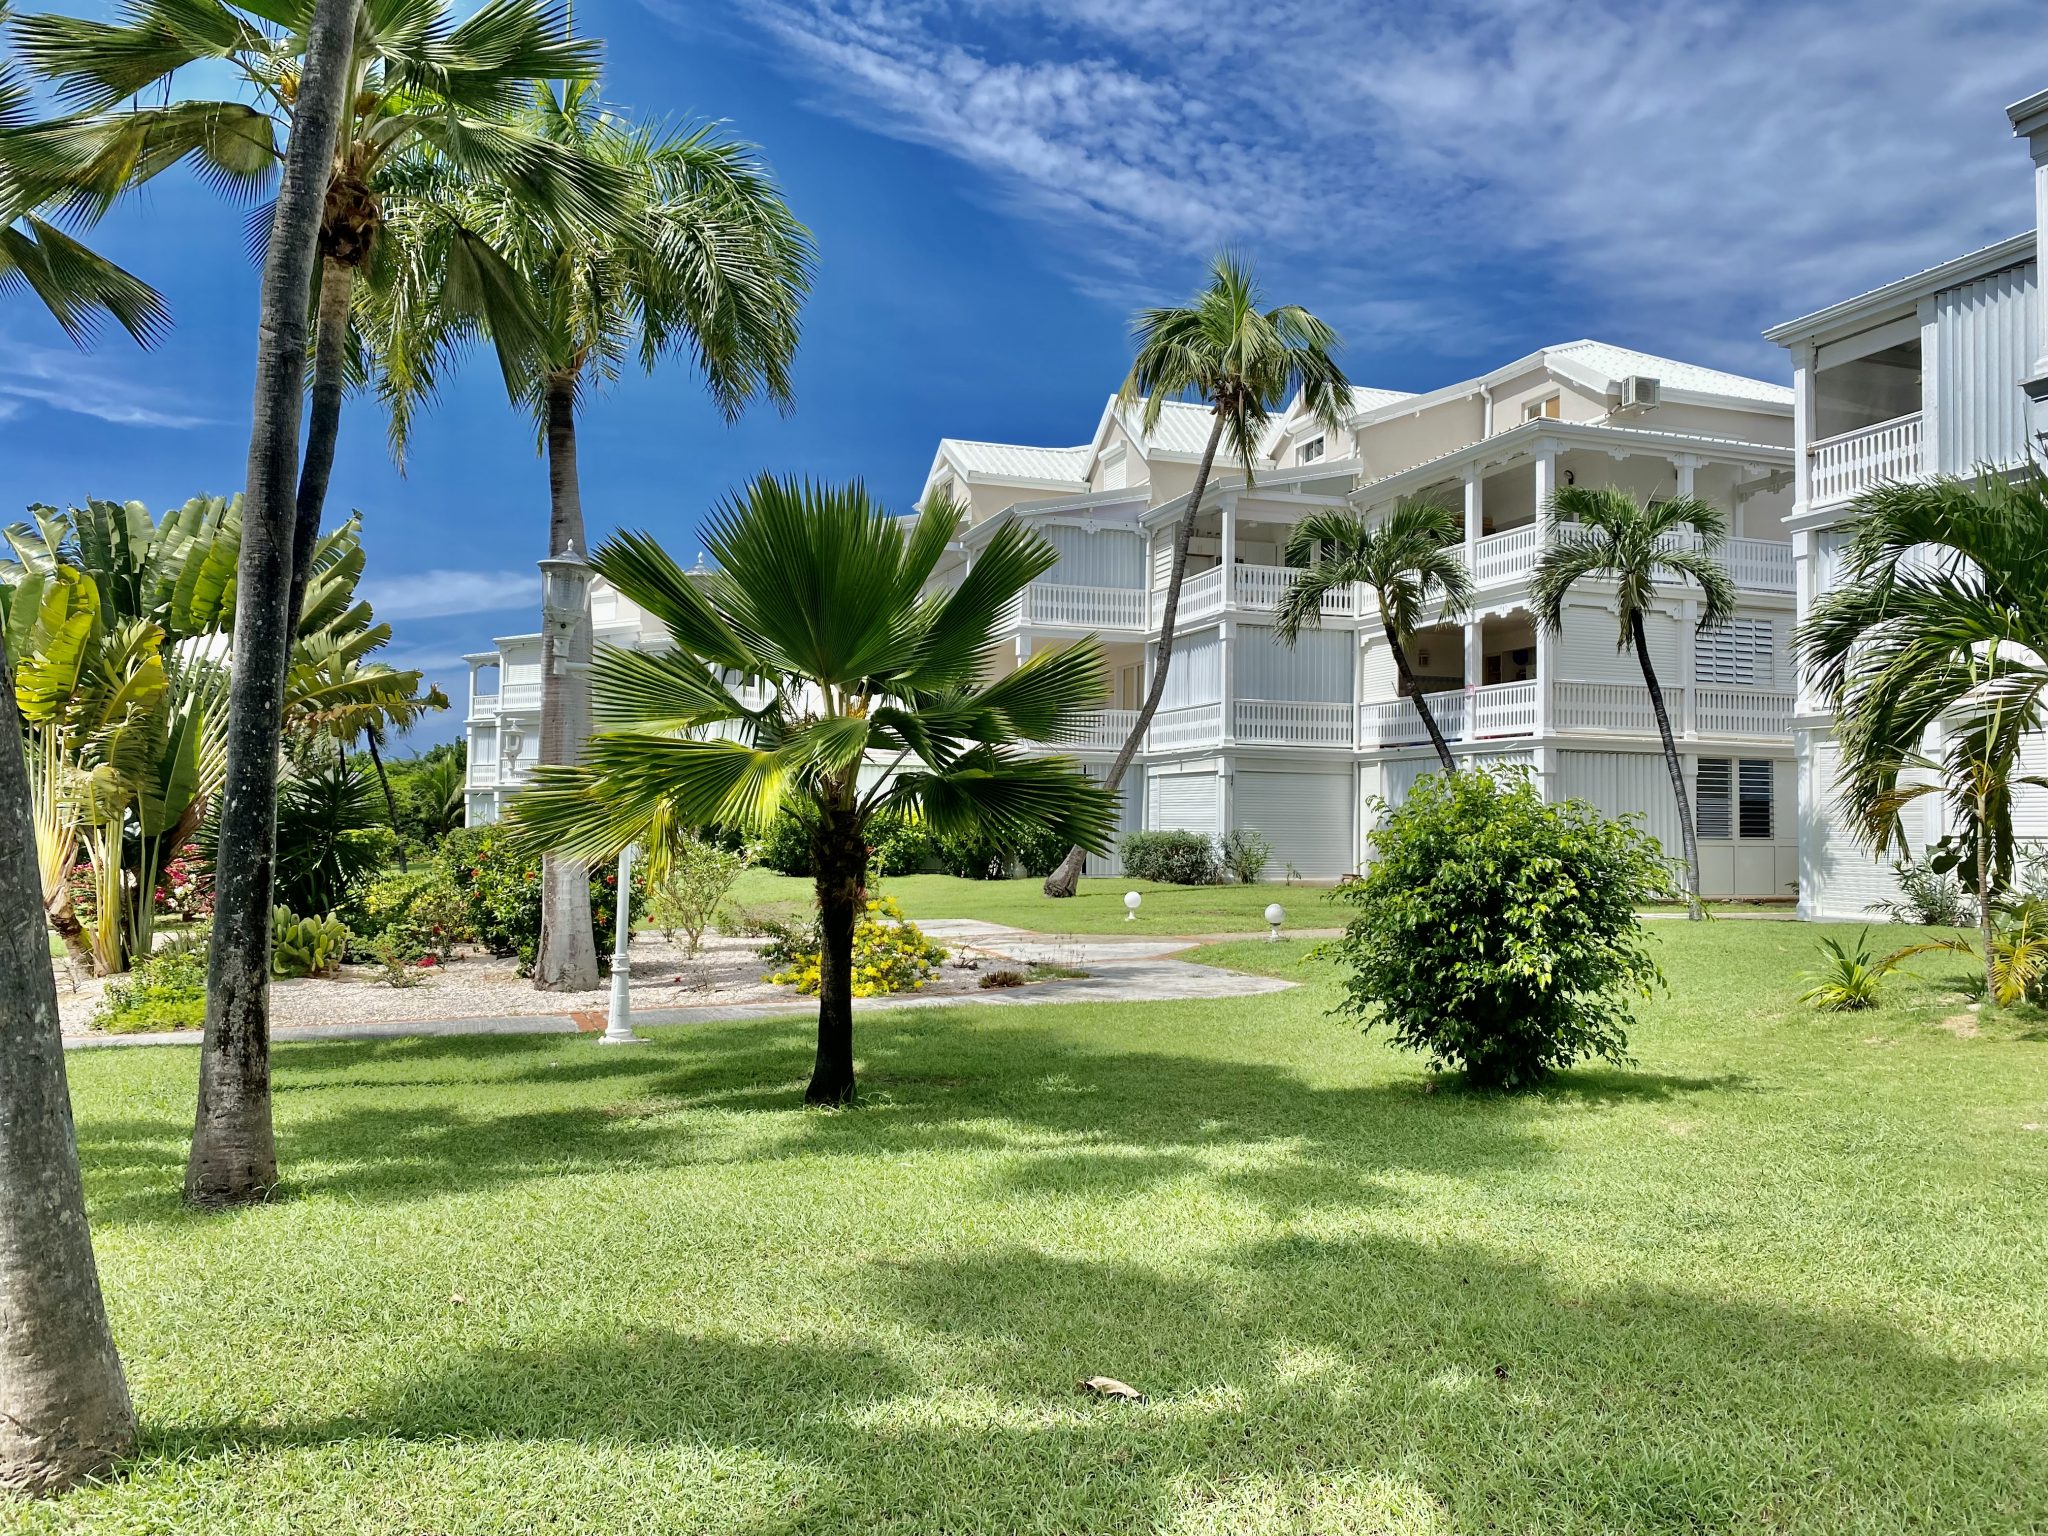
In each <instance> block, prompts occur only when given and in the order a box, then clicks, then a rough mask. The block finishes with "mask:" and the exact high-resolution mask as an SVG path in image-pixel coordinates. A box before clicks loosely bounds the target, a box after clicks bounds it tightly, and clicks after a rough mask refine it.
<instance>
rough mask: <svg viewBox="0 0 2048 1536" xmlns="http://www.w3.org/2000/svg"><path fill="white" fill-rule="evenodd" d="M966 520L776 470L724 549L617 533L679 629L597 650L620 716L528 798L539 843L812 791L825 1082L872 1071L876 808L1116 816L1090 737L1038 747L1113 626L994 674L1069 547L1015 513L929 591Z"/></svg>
mask: <svg viewBox="0 0 2048 1536" xmlns="http://www.w3.org/2000/svg"><path fill="white" fill-rule="evenodd" d="M960 522H961V512H960V510H959V508H957V507H955V506H952V505H950V504H948V503H945V502H943V501H941V500H938V499H936V498H935V499H934V500H933V501H931V502H930V503H928V504H927V505H926V507H925V509H924V511H923V512H922V513H921V514H920V515H919V516H918V518H917V519H916V521H915V522H914V523H912V522H910V521H909V520H908V519H898V518H894V517H891V516H889V515H888V513H887V512H885V511H884V510H883V509H882V508H881V507H879V506H877V505H875V504H874V503H873V502H872V501H871V500H869V498H868V495H867V493H866V492H865V491H864V490H863V489H862V488H861V487H860V486H859V485H857V484H856V485H852V486H846V487H828V486H817V485H810V484H800V483H797V482H795V481H787V480H776V479H773V478H771V477H768V476H765V475H764V476H763V477H761V478H760V479H758V480H756V481H755V482H754V483H753V484H752V485H751V486H749V487H748V488H747V490H746V491H745V492H744V493H742V494H741V495H739V496H738V497H736V498H735V499H733V500H732V501H730V502H728V503H727V504H725V505H724V506H722V507H721V508H720V509H719V510H718V511H717V512H716V513H714V514H713V516H712V518H711V520H710V524H709V527H708V528H707V530H706V534H705V543H706V547H707V549H708V550H709V551H710V553H711V554H712V555H713V556H714V558H715V560H716V562H717V563H716V565H715V566H714V567H713V568H712V569H711V570H710V571H708V572H703V573H690V572H685V571H684V570H683V568H682V567H681V566H679V565H678V564H677V563H676V562H675V561H674V560H672V559H671V558H670V557H669V556H668V555H667V554H666V553H665V552H663V550H662V549H661V548H660V546H659V545H657V544H656V543H655V542H654V541H653V540H652V539H651V538H649V537H648V536H646V535H644V534H622V535H619V536H617V537H615V538H614V539H612V540H611V541H610V542H608V543H607V544H606V545H605V546H604V548H603V549H602V550H601V551H600V552H599V554H598V556H597V558H596V560H595V562H594V563H595V565H596V567H597V569H598V571H599V572H600V573H601V574H602V575H604V576H605V577H606V578H607V579H608V580H610V581H611V582H612V583H613V584H614V585H615V586H616V587H617V588H618V589H619V591H620V592H622V593H624V594H625V595H626V596H627V597H629V598H631V599H632V600H633V601H634V602H636V603H638V604H640V605H641V607H643V608H644V609H646V610H647V611H648V612H649V613H650V614H653V615H654V616H655V617H656V618H658V619H659V620H660V621H661V622H662V623H663V624H664V625H665V626H666V627H667V629H668V631H669V634H670V637H671V638H672V640H673V641H674V648H673V649H672V650H670V651H667V652H664V653H662V654H659V655H650V654H647V653H643V652H638V651H628V650H623V649H614V648H610V647H607V648H606V649H605V650H604V651H603V652H602V653H601V654H600V656H599V658H598V661H597V667H596V673H595V680H596V689H595V695H596V711H595V712H596V717H597V721H598V724H599V727H600V729H599V730H598V732H597V734H596V735H595V736H593V737H592V739H591V742H590V746H589V749H588V750H587V751H586V752H585V754H584V758H583V763H582V765H581V766H577V767H553V766H551V767H543V768H541V769H539V770H538V772H537V775H536V783H535V785H534V786H533V787H532V788H529V789H528V790H526V791H525V792H524V793H523V794H521V795H520V796H519V797H518V798H517V799H516V800H514V801H513V802H512V806H511V809H510V813H509V815H508V817H507V821H508V824H509V825H510V826H511V827H512V828H513V835H514V836H515V838H517V839H519V840H520V841H523V842H524V843H525V844H526V845H527V846H529V847H539V848H551V849H554V850H556V851H559V852H562V853H565V854H568V855H569V856H571V857H573V858H577V859H583V860H593V861H594V860H600V859H609V858H612V857H615V856H616V855H617V854H618V852H619V850H620V849H622V848H623V847H625V846H626V845H627V844H629V843H632V842H635V841H643V840H645V839H647V838H648V836H649V834H650V832H651V831H652V830H653V829H654V828H656V827H657V826H660V825H663V824H675V825H682V826H726V827H737V828H741V829H745V830H751V831H756V832H765V831H766V830H767V828H768V826H769V824H770V823H771V822H772V821H773V820H774V819H775V817H776V815H777V813H778V812H779V811H780V810H781V809H782V807H783V806H784V805H785V804H786V803H787V804H791V805H794V806H797V807H799V808H800V811H801V814H802V815H803V817H804V819H805V820H806V821H807V823H808V825H809V829H810V840H811V858H812V870H813V880H814V885H815V890H816V893H817V901H818V916H819V923H820V928H821V932H822V939H823V958H822V964H821V973H822V974H821V985H820V988H819V993H818V1050H817V1060H816V1065H815V1068H814V1070H813V1072H812V1075H811V1081H810V1086H809V1087H808V1088H807V1089H806V1091H805V1094H804V1097H805V1100H806V1101H807V1102H809V1103H813V1104H843V1103H846V1102H847V1101H849V1100H850V1099H851V1098H852V1097H853V1093H854V1069H853V977H852V963H853V960H852V955H853V930H854V922H855V918H856V916H857V914H858V913H859V911H860V908H861V901H862V896H863V891H864V889H865V886H866V883H867V871H868V838H869V833H870V830H871V826H872V823H873V822H874V820H875V818H876V817H877V816H883V815H908V816H912V817H917V818H921V819H922V820H923V821H924V822H925V823H927V824H928V825H929V826H930V827H931V828H932V829H933V830H934V831H935V832H939V833H942V834H943V833H947V832H952V831H966V830H968V829H970V828H971V829H974V830H977V831H982V832H993V833H995V834H996V835H997V836H999V837H1001V836H1011V837H1023V836H1029V835H1038V836H1042V835H1045V834H1046V833H1048V832H1050V833H1052V834H1053V835H1056V836H1059V837H1062V838H1071V839H1074V840H1075V841H1077V842H1079V843H1080V844H1081V845H1082V846H1084V847H1087V848H1095V849H1099V848H1101V847H1103V846H1104V845H1105V841H1106V838H1107V836H1108V832H1109V828H1110V825H1111V822H1112V821H1113V819H1114V809H1113V804H1112V802H1111V801H1110V799H1109V797H1108V796H1106V795H1104V794H1103V793H1102V792H1101V791H1100V790H1099V789H1097V788H1096V787H1095V786H1094V785H1092V784H1090V783H1089V782H1088V780H1087V779H1086V777H1085V776H1083V775H1082V773H1081V772H1080V771H1079V769H1078V768H1077V767H1076V766H1075V764H1074V763H1073V762H1072V761H1071V760H1068V759H1064V758H1046V757H1037V756H1033V755H1030V754H1028V753H1026V752H1025V751H1023V750H1022V744H1023V743H1025V742H1028V741H1061V740H1070V739H1072V738H1073V737H1075V736H1076V735H1078V734H1079V733H1080V732H1081V731H1083V730H1084V729H1086V727H1087V725H1088V722H1089V719H1090V717H1091V716H1092V714H1093V713H1094V712H1095V711H1096V710H1097V709H1098V708H1099V707H1100V701H1101V697H1102V690H1103V688H1104V686H1105V671H1104V667H1103V662H1102V653H1101V649H1100V647H1098V646H1097V645H1096V644H1095V642H1094V641H1092V640H1085V641H1080V642H1077V643H1076V644H1073V645H1068V646H1062V647H1060V648H1058V649H1057V650H1052V651H1046V652H1043V653H1041V654H1040V655H1037V656H1034V657H1033V658H1032V659H1031V660H1030V661H1029V662H1027V663H1026V664H1025V665H1024V666H1022V667H1020V668H1018V669H1017V670H1016V671H1015V672H1013V673H1011V674H1010V675H1009V676H1007V677H1004V678H1001V679H1000V680H998V681H996V682H993V683H985V682H982V681H981V680H980V678H979V673H980V670H981V667H982V665H983V661H984V658H985V657H986V655H987V653H988V651H989V649H990V646H991V635H992V631H993V629H994V626H995V623H996V617H997V615H998V614H999V612H1000V611H1001V609H1002V606H1003V604H1004V603H1005V602H1006V601H1008V600H1009V599H1010V598H1011V597H1012V596H1014V595H1015V594H1016V593H1018V592H1020V591H1022V590H1023V589H1024V587H1026V586H1027V585H1029V584H1030V583H1031V582H1032V581H1034V580H1036V579H1037V578H1038V577H1039V576H1042V575H1044V574H1045V572H1047V571H1048V570H1050V569H1052V567H1053V565H1054V563H1055V561H1056V559H1057V555H1056V552H1055V551H1054V550H1053V549H1052V548H1051V546H1049V545H1048V544H1046V543H1045V542H1044V541H1043V540H1042V539H1040V538H1039V537H1038V536H1037V535H1036V534H1033V533H1030V532H1028V531H1026V530H1024V529H1023V528H1021V527H1019V526H1017V525H1014V524H1012V525H1008V526H1005V527H1004V528H1002V529H999V530H998V531H997V533H996V534H995V536H994V537H993V538H992V539H991V540H990V541H989V544H988V547H987V549H986V550H985V552H984V553H983V554H982V555H981V556H980V557H979V558H977V559H976V560H975V562H974V568H973V570H972V571H970V572H969V573H968V574H967V576H966V577H965V578H964V579H963V580H962V581H961V583H960V585H959V586H958V587H956V588H954V589H953V590H951V591H949V592H945V593H942V594H935V595H931V596H926V595H924V587H925V583H926V582H927V581H928V580H929V579H930V577H931V574H932V571H933V568H934V567H935V566H936V565H937V564H938V562H939V560H940V558H941V557H942V555H943V554H944V552H945V550H946V548H947V546H948V544H950V543H951V542H952V540H953V539H954V538H956V537H957V536H958V533H959V529H960ZM727 678H733V679H753V680H758V681H759V682H761V683H763V684H765V685H766V687H767V690H768V692H769V698H768V700H767V702H766V703H764V704H762V705H761V706H760V707H759V708H749V707H748V706H747V705H746V704H744V703H742V702H741V700H740V698H739V697H737V696H736V695H735V694H734V693H733V692H732V691H731V690H730V688H729V687H728V685H727V683H726V682H725V681H724V679H727ZM714 729H715V730H717V731H719V732H721V733H722V734H719V735H715V736H714V735H710V734H707V733H708V732H709V731H711V730H714ZM864 770H865V773H864Z"/></svg>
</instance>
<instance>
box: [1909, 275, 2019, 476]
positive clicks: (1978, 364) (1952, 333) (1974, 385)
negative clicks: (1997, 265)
mask: <svg viewBox="0 0 2048 1536" xmlns="http://www.w3.org/2000/svg"><path fill="white" fill-rule="evenodd" d="M2039 303H2040V300H2039V297H2038V293H2037V284H2036V281H2035V273H2034V268H2033V266H2032V264H2031V263H2030V264H2028V265H2026V266H2023V267H2011V268H2008V269H2007V270H2006V271H2003V272H1994V273H1992V274H1991V275H1990V276H1989V277H1982V278H1979V279H1978V280H1977V281H1976V282H1974V283H1967V284H1965V285H1964V286H1962V287H1961V288H1951V289H1949V290H1948V292H1946V293H1943V294H1940V295H1938V296H1937V297H1936V299H1935V336H1936V355H1935V359H1934V379H1935V398H1936V401H1937V402H1938V404H1937V407H1936V414H1937V420H1938V423H1939V425H1938V429H1937V430H1938V432H1939V435H1940V441H1939V443H1937V444H1936V445H1935V468H1937V469H1939V470H1941V471H1943V472H1945V473H1948V474H1956V475H1968V474H1970V473H1972V472H1973V471H1974V470H1975V469H1976V468H1977V467H1978V466H1979V465H1983V464H1993V465H2007V464H2016V463H2019V462H2020V461H2021V460H2023V459H2025V458H2026V456H2027V450H2028V448H2029V447H2030V446H2031V444H2030V441H2029V438H2028V426H2027V399H2026V396H2025V395H2023V394H2022V393H2021V392H2020V387H2019V384H2020V380H2021V379H2023V378H2025V377H2027V375H2028V374H2029V373H2030V372H2031V371H2032V369H2033V363H2034V336H2035V325H2036V310H2037V308H2038V305H2039Z"/></svg>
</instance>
